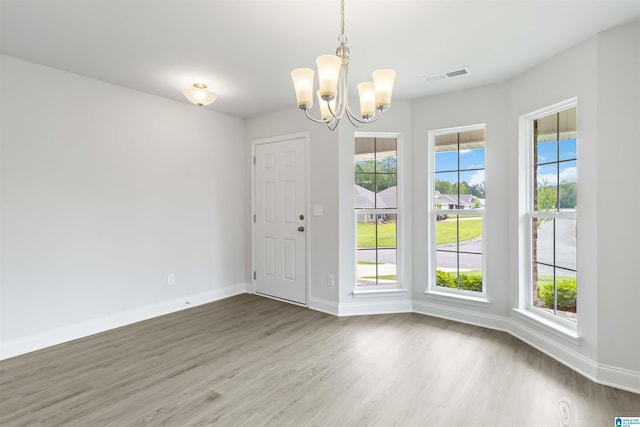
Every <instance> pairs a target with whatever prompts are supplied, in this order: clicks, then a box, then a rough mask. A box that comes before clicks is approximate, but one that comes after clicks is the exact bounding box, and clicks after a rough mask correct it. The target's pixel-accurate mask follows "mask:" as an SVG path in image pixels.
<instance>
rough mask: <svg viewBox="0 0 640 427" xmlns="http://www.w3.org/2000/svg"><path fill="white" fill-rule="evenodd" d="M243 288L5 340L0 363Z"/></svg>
mask: <svg viewBox="0 0 640 427" xmlns="http://www.w3.org/2000/svg"><path fill="white" fill-rule="evenodd" d="M245 289H246V285H245V284H244V283H240V284H237V285H234V286H227V287H225V288H220V289H216V290H213V291H208V292H202V293H199V294H194V295H187V296H184V297H181V298H177V299H174V300H171V301H165V302H161V303H158V304H153V305H150V306H146V307H140V308H136V309H134V310H129V311H125V312H122V313H116V314H113V315H110V316H105V317H100V318H96V319H92V320H88V321H86V322H82V323H79V324H74V325H70V326H66V327H62V328H56V329H52V330H50V331H46V332H42V333H39V334H34V335H29V336H26V337H23V338H18V339H14V340H9V341H6V342H3V343H1V344H0V360H3V359H8V358H10V357H14V356H19V355H21V354H25V353H30V352H32V351H36V350H40V349H43V348H46V347H51V346H53V345H57V344H62V343H65V342H68V341H73V340H76V339H78V338H84V337H87V336H89V335H94V334H97V333H100V332H104V331H108V330H110V329H115V328H119V327H121V326H125V325H130V324H132V323H136V322H140V321H143V320H147V319H151V318H153V317H158V316H163V315H165V314H169V313H174V312H176V311H180V310H185V309H188V308H192V307H197V306H199V305H202V304H207V303H210V302H213V301H217V300H220V299H223V298H227V297H230V296H234V295H238V294H242V293H245Z"/></svg>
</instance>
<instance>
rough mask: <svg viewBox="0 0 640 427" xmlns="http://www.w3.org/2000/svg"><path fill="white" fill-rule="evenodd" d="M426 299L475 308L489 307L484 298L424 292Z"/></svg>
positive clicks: (487, 301)
mask: <svg viewBox="0 0 640 427" xmlns="http://www.w3.org/2000/svg"><path fill="white" fill-rule="evenodd" d="M424 294H425V295H426V296H427V299H430V300H435V301H445V302H454V303H457V304H465V305H473V306H476V307H489V300H488V299H486V298H485V297H474V296H470V295H462V294H454V293H449V292H440V291H425V293H424Z"/></svg>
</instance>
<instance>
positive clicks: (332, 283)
mask: <svg viewBox="0 0 640 427" xmlns="http://www.w3.org/2000/svg"><path fill="white" fill-rule="evenodd" d="M335 285H336V277H335V276H334V275H333V274H327V286H329V287H330V288H333V287H334V286H335Z"/></svg>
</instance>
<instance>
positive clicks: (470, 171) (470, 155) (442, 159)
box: [435, 148, 485, 185]
mask: <svg viewBox="0 0 640 427" xmlns="http://www.w3.org/2000/svg"><path fill="white" fill-rule="evenodd" d="M435 160H436V161H435V171H436V179H439V180H442V181H449V182H451V183H454V184H455V183H456V182H458V174H457V173H456V172H446V173H445V172H444V171H451V170H457V169H458V151H457V150H452V151H438V152H436V159H435ZM484 167H485V166H484V148H474V149H470V150H460V170H461V173H460V180H461V181H464V182H466V183H468V184H471V185H478V184H483V183H484ZM477 169H480V170H477Z"/></svg>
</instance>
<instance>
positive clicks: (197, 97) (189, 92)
mask: <svg viewBox="0 0 640 427" xmlns="http://www.w3.org/2000/svg"><path fill="white" fill-rule="evenodd" d="M182 93H183V94H184V96H185V97H186V98H187V99H188V100H189V101H191V102H192V103H194V104H196V105H197V106H198V107H202V106H203V105H209V104H211V103H212V102H213V101H215V100H216V98H218V95H216V94H215V93H213V92H211V91H210V90H209V89H207V85H206V84H204V83H194V84H193V87H190V88H188V89H185V90H183V91H182Z"/></svg>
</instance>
